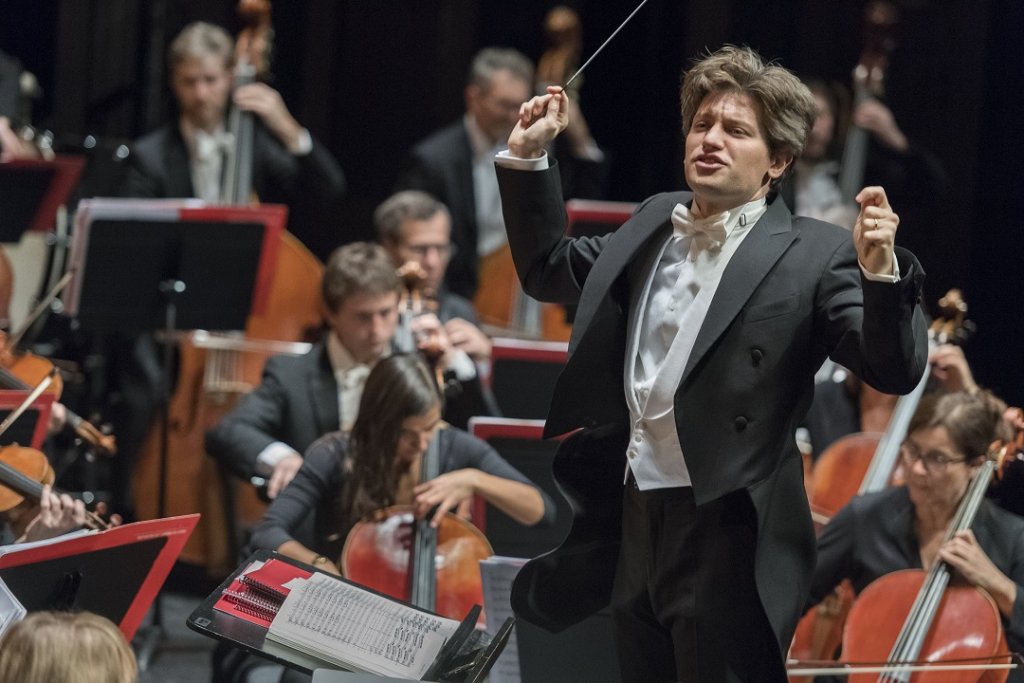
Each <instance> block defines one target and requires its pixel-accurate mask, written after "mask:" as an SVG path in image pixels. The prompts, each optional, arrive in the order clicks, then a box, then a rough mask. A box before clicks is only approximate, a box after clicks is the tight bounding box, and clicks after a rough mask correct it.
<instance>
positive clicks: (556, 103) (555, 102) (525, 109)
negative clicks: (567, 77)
mask: <svg viewBox="0 0 1024 683" xmlns="http://www.w3.org/2000/svg"><path fill="white" fill-rule="evenodd" d="M547 91H548V92H547V94H546V95H538V96H537V97H534V98H533V99H531V100H529V101H528V102H524V103H523V105H522V106H521V107H519V121H517V122H516V127H515V128H514V129H512V134H511V135H509V137H508V151H509V154H511V155H512V156H514V157H518V158H520V159H536V158H538V157H540V156H541V155H542V154H543V153H544V150H545V148H546V147H547V146H548V145H549V144H550V143H551V141H552V140H554V139H555V137H557V136H558V134H559V133H561V132H562V131H563V130H565V128H566V126H568V125H569V97H568V95H566V94H565V91H564V90H563V89H562V87H561V86H558V85H549V86H548V88H547Z"/></svg>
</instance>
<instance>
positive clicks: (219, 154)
mask: <svg viewBox="0 0 1024 683" xmlns="http://www.w3.org/2000/svg"><path fill="white" fill-rule="evenodd" d="M234 59H235V57H234V44H233V41H232V39H231V37H230V36H229V35H228V34H227V32H226V31H224V30H223V29H221V28H219V27H217V26H213V25H211V24H207V23H204V22H196V23H194V24H190V25H188V26H186V27H185V29H184V30H182V32H181V33H180V34H178V36H177V37H176V38H175V39H174V41H173V42H172V43H171V45H170V48H169V50H168V62H169V70H170V80H171V88H172V90H173V92H174V97H175V100H176V101H177V104H178V109H179V116H178V120H177V121H176V122H174V123H172V124H169V125H166V126H164V127H162V128H159V129H158V130H156V131H153V132H152V133H150V134H148V135H146V136H145V137H143V138H141V139H140V140H138V141H136V142H135V144H134V145H132V150H131V155H130V156H129V163H128V165H129V170H128V174H127V177H126V179H125V182H124V186H123V190H122V194H123V195H124V196H126V197H198V198H201V199H205V200H207V201H213V202H215V201H218V200H219V199H220V195H221V174H222V171H223V170H224V167H225V152H226V150H227V147H228V146H229V145H230V144H231V139H230V138H229V137H228V135H227V131H226V123H225V121H226V117H227V111H228V106H229V102H230V103H233V104H234V105H235V106H236V107H239V108H240V109H242V110H243V111H248V112H252V113H254V114H255V115H256V117H257V119H258V123H259V125H257V127H256V135H255V139H254V142H253V144H254V149H253V169H252V178H253V189H254V191H255V192H256V194H257V196H258V197H259V199H260V201H263V202H274V203H283V204H287V205H288V208H289V212H288V216H289V220H288V225H289V230H290V231H291V232H293V233H294V234H296V236H298V237H299V238H300V239H301V240H303V241H304V242H306V243H307V246H309V247H310V248H311V249H313V250H314V251H315V252H319V253H318V254H317V255H318V256H320V257H321V258H326V256H327V251H329V249H330V248H333V246H334V245H335V244H336V243H337V240H336V236H335V232H336V225H335V222H334V221H335V220H336V216H337V209H338V207H339V205H340V201H341V198H342V195H343V194H344V191H345V179H344V175H343V174H342V171H341V169H340V168H339V166H338V164H337V162H336V161H335V160H334V158H333V156H332V155H331V154H330V152H328V151H327V150H326V149H325V148H324V146H323V145H322V144H320V143H319V142H317V141H316V140H315V139H314V138H313V137H312V136H311V135H310V133H309V131H308V130H307V129H306V128H304V127H302V126H301V125H300V124H299V122H298V121H296V120H295V117H294V116H292V114H291V112H290V111H288V108H287V106H286V105H285V103H284V100H283V99H282V98H281V95H280V93H278V92H277V91H276V90H274V89H273V88H271V87H270V86H269V85H267V84H265V83H251V84H248V85H244V86H241V87H239V88H237V89H236V90H235V91H234V92H233V93H232V77H233V66H234ZM326 244H330V247H328V248H327V249H319V248H318V247H321V246H323V245H326Z"/></svg>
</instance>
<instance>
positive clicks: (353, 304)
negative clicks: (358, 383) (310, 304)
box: [327, 292, 398, 363]
mask: <svg viewBox="0 0 1024 683" xmlns="http://www.w3.org/2000/svg"><path fill="white" fill-rule="evenodd" d="M397 323H398V293H397V292H388V293H387V294H367V293H364V292H356V293H355V294H350V295H349V296H347V297H346V298H345V299H344V300H343V301H342V302H341V305H340V306H339V307H338V310H336V311H333V312H330V313H328V314H327V324H328V325H329V326H330V328H331V331H332V332H334V334H335V335H336V336H337V337H338V341H340V342H341V345H342V346H344V347H345V350H346V351H348V352H349V354H351V356H352V357H353V358H354V359H356V360H357V361H358V362H360V363H372V362H374V361H376V360H377V359H379V358H381V357H382V356H383V355H384V353H385V351H387V349H388V347H389V346H390V345H391V338H392V337H393V336H395V326H396V325H397Z"/></svg>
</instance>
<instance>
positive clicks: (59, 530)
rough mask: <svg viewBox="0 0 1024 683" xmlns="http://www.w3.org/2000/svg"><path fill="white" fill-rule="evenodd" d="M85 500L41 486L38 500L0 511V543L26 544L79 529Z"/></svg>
mask: <svg viewBox="0 0 1024 683" xmlns="http://www.w3.org/2000/svg"><path fill="white" fill-rule="evenodd" d="M85 516H86V513H85V503H83V502H82V501H81V500H77V499H74V498H72V497H71V496H69V495H68V494H66V493H61V494H57V493H56V492H54V491H53V489H52V488H51V487H50V486H49V485H45V486H43V493H42V496H41V497H40V498H39V501H38V502H36V503H34V504H29V503H28V502H27V501H26V502H24V503H22V504H21V505H18V506H17V507H15V508H12V509H10V510H7V511H5V512H3V513H0V524H2V532H0V537H2V540H0V544H8V543H29V542H32V541H41V540H44V539H47V538H54V537H55V536H61V535H63V534H66V533H68V532H71V531H76V530H78V529H81V528H82V527H83V526H84V525H85V522H86V519H85Z"/></svg>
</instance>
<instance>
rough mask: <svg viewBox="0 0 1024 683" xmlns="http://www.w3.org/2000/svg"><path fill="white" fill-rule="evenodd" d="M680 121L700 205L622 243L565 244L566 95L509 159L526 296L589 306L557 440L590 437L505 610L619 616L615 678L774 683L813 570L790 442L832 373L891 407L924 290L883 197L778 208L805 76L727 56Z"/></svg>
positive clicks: (878, 193) (523, 122)
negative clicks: (563, 502) (555, 523)
mask: <svg viewBox="0 0 1024 683" xmlns="http://www.w3.org/2000/svg"><path fill="white" fill-rule="evenodd" d="M624 101H628V102H629V105H628V106H635V101H636V97H635V96H634V97H632V98H630V99H627V100H624ZM681 104H682V122H683V133H684V137H685V151H684V158H683V159H682V163H683V167H684V171H685V177H686V180H687V183H688V184H689V186H690V188H691V189H692V194H691V193H685V192H674V193H667V194H662V195H656V196H654V197H651V198H650V199H648V200H647V201H646V202H644V203H643V204H641V206H640V208H639V209H638V210H637V212H636V214H635V215H634V216H633V218H631V219H630V220H629V221H628V222H627V223H626V224H624V225H623V226H622V227H621V228H619V229H618V230H617V231H615V232H614V233H613V234H612V235H610V236H606V237H601V238H597V239H593V238H584V239H576V240H573V239H569V238H567V237H565V236H564V230H565V212H564V208H563V206H562V203H561V201H560V198H561V190H560V188H559V185H558V183H559V179H558V169H557V165H556V164H554V163H553V162H551V161H550V160H549V159H548V157H547V155H546V154H545V148H546V147H547V146H548V145H549V143H550V142H551V140H552V139H553V138H554V137H555V136H556V135H558V134H559V133H560V132H561V131H562V130H564V129H565V127H566V124H567V121H566V111H567V110H566V96H565V94H564V93H563V92H562V90H561V88H558V87H552V88H549V89H548V92H547V94H545V95H543V96H538V97H535V98H533V99H532V100H530V101H529V102H527V103H525V104H524V105H523V107H522V108H521V109H520V118H519V122H518V123H517V124H516V127H515V130H514V131H513V132H512V135H511V136H510V137H509V143H508V151H507V153H502V154H499V155H498V158H497V165H498V180H499V186H500V188H501V197H502V206H503V208H504V213H505V224H506V226H507V228H508V238H509V242H510V244H511V246H512V254H513V257H514V258H515V261H516V270H517V271H518V273H519V276H520V280H521V281H522V283H523V288H524V290H525V291H526V292H527V293H528V294H530V295H531V296H534V297H535V298H537V299H539V300H542V301H555V302H561V303H577V302H579V303H580V307H579V310H578V313H577V317H576V323H575V326H574V329H573V343H572V347H573V350H572V352H571V355H570V358H569V361H568V364H567V366H566V368H565V370H564V371H563V372H562V375H561V377H560V378H559V382H558V385H557V388H556V391H555V396H554V399H553V401H552V407H551V411H550V413H549V415H548V420H547V426H546V432H547V433H548V435H557V434H563V433H566V432H569V431H571V430H575V429H578V428H582V430H581V431H578V432H576V433H575V434H573V435H572V436H570V437H569V438H567V439H566V440H564V441H563V442H562V444H561V445H560V448H559V452H558V455H557V456H556V460H557V462H556V472H557V473H558V478H559V479H561V480H565V481H567V482H568V483H569V485H570V488H571V489H572V490H574V492H575V493H577V494H578V496H579V497H580V498H581V499H582V500H581V501H579V506H578V507H577V506H574V511H575V515H576V520H575V522H574V526H573V529H572V531H571V532H570V534H569V536H568V537H567V538H566V540H565V541H564V542H563V544H562V546H561V547H560V548H558V549H557V550H555V551H554V552H553V553H552V554H549V555H547V556H544V557H541V558H538V559H536V560H533V561H531V562H530V563H528V564H527V565H526V566H525V567H524V568H523V569H522V570H521V571H520V573H519V576H518V578H517V580H516V583H515V586H514V589H513V596H512V601H513V607H514V608H515V609H516V612H517V613H518V614H519V616H520V617H521V618H524V619H527V620H529V621H531V622H534V623H537V624H539V625H542V626H545V627H547V628H549V629H550V630H558V629H561V628H564V627H566V626H568V625H570V624H572V623H574V622H576V621H578V620H580V619H582V618H583V617H585V616H587V615H589V614H591V613H593V612H595V611H597V610H598V609H601V608H603V607H604V606H606V605H608V604H609V602H610V603H611V606H612V614H613V620H614V625H615V636H616V641H617V644H618V650H619V660H620V667H621V674H622V679H623V680H624V681H758V682H763V681H784V680H785V677H786V674H785V669H784V666H783V656H784V654H785V652H786V650H787V648H788V647H789V643H790V640H791V638H792V635H793V631H794V628H795V625H796V622H797V619H798V617H799V614H800V610H801V608H802V606H803V603H804V600H805V599H806V593H807V589H808V586H809V582H810V578H811V574H812V572H813V569H814V534H813V529H812V525H811V519H810V515H809V511H808V508H807V505H806V502H805V496H804V493H803V483H802V472H801V462H800V457H799V453H798V452H797V449H796V445H795V443H794V439H793V433H794V429H795V427H796V424H797V422H798V420H799V419H800V417H801V416H802V413H803V412H804V411H805V410H806V407H807V404H808V403H809V402H810V398H811V396H810V393H811V386H812V377H813V375H814V373H815V371H816V370H817V369H818V367H819V366H820V365H821V363H822V361H823V360H824V359H825V358H826V356H830V357H832V358H833V359H835V360H836V361H837V362H841V363H842V364H843V365H845V366H846V367H849V368H851V369H853V370H854V372H856V373H857V374H858V375H860V376H861V377H862V378H864V379H865V381H867V382H868V383H869V384H871V385H873V386H875V387H876V388H878V389H880V390H882V391H886V392H890V393H906V392H908V391H910V390H911V389H912V388H913V387H914V386H915V384H916V383H917V381H918V380H919V379H920V377H921V375H922V373H923V370H924V365H925V362H926V355H927V353H926V351H927V343H926V325H925V320H924V315H923V313H922V312H921V310H920V308H919V306H918V304H917V301H918V297H919V296H920V291H921V283H922V280H923V276H924V274H923V272H922V269H921V266H920V264H919V263H918V262H917V260H916V258H914V256H913V255H912V254H910V253H909V252H907V251H905V250H902V249H900V248H896V247H894V245H893V241H894V237H895V233H896V226H897V224H898V222H899V218H898V216H897V215H896V214H895V213H894V212H893V210H892V208H891V206H890V205H889V202H888V201H887V198H886V194H885V191H884V190H883V189H882V188H880V187H869V188H865V189H864V190H862V191H861V192H860V193H859V195H858V197H857V199H858V202H859V203H860V207H861V208H860V215H859V217H858V220H857V224H856V226H855V228H854V231H853V233H852V235H851V233H850V232H849V231H848V230H845V229H843V228H839V227H836V226H833V225H830V224H826V223H822V222H820V221H816V220H813V219H807V218H801V217H795V216H792V215H791V214H790V212H789V210H788V208H787V207H786V205H785V203H784V202H782V201H781V200H779V199H778V198H777V197H775V196H774V193H773V192H772V191H773V189H774V188H775V186H776V184H777V183H778V181H779V180H780V179H781V178H782V177H783V176H784V175H785V173H786V172H787V170H788V169H789V168H790V167H791V165H792V162H793V160H794V159H796V158H798V157H799V156H800V154H801V152H802V150H803V147H804V143H805V141H806V139H807V133H808V131H809V129H810V127H811V124H812V122H813V120H814V100H813V98H812V96H811V94H810V92H808V90H807V88H806V87H805V86H804V85H803V84H802V83H801V82H800V81H799V79H797V78H796V77H795V76H794V75H793V74H791V73H790V72H788V71H787V70H785V69H783V68H782V67H779V66H776V65H772V64H766V63H765V62H764V61H763V60H762V59H761V57H760V56H759V55H757V54H756V53H755V52H753V51H752V50H750V49H749V48H737V47H731V46H727V47H724V48H722V49H720V50H718V51H717V52H715V53H713V54H710V55H708V56H706V57H704V58H702V59H700V60H699V61H697V62H696V63H695V64H694V65H693V67H692V68H691V69H690V70H689V71H688V72H687V73H686V76H685V80H684V82H683V87H682V93H681ZM770 195H771V196H770ZM624 479H625V485H624V486H623V480H624Z"/></svg>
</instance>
